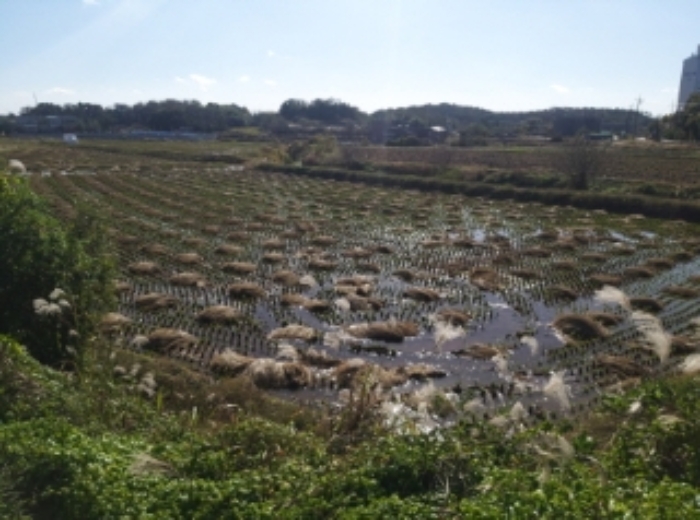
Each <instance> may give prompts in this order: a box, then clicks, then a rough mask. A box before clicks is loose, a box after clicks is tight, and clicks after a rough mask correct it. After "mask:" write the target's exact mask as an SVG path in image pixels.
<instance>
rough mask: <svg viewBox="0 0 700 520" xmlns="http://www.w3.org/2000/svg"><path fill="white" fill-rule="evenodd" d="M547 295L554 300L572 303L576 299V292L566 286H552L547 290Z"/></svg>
mask: <svg viewBox="0 0 700 520" xmlns="http://www.w3.org/2000/svg"><path fill="white" fill-rule="evenodd" d="M547 292H548V293H549V295H550V296H551V297H552V298H554V299H556V300H565V301H574V300H576V299H578V297H579V294H578V292H576V291H574V290H573V289H572V288H571V287H567V286H566V285H553V286H552V287H549V288H547Z"/></svg>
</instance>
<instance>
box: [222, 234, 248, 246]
mask: <svg viewBox="0 0 700 520" xmlns="http://www.w3.org/2000/svg"><path fill="white" fill-rule="evenodd" d="M226 239H227V240H230V241H231V242H236V243H238V244H241V243H244V242H248V240H250V236H248V233H246V232H245V231H232V232H231V233H229V234H228V235H226Z"/></svg>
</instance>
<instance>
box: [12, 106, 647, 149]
mask: <svg viewBox="0 0 700 520" xmlns="http://www.w3.org/2000/svg"><path fill="white" fill-rule="evenodd" d="M653 122H654V119H652V118H651V117H650V116H649V115H648V114H645V113H641V112H637V111H634V110H629V109H600V108H551V109H548V110H538V111H531V112H493V111H490V110H485V109H482V108H476V107H470V106H460V105H454V104H447V103H442V104H437V105H431V104H428V105H420V106H411V107H404V108H392V109H384V110H378V111H376V112H374V113H371V114H368V113H365V112H362V111H361V110H359V109H358V108H357V107H354V106H352V105H349V104H348V103H345V102H343V101H339V100H335V99H316V100H313V101H310V102H308V101H304V100H300V99H289V100H287V101H285V102H284V103H282V105H281V106H280V108H279V110H278V111H276V112H260V113H251V112H250V111H249V110H248V109H247V108H245V107H242V106H239V105H235V104H226V105H223V104H217V103H207V104H203V103H200V102H199V101H178V100H172V99H168V100H165V101H149V102H147V103H137V104H135V105H126V104H116V105H114V106H110V107H102V106H100V105H96V104H91V103H77V104H65V105H57V104H52V103H39V104H37V105H36V106H33V107H26V108H23V109H22V110H21V111H20V113H19V114H17V115H14V114H10V115H7V116H4V117H3V116H0V132H2V133H4V134H15V133H18V134H21V133H30V134H32V133H59V132H77V133H91V134H95V133H119V132H121V133H126V132H129V131H136V130H141V131H144V130H145V131H160V132H196V133H220V132H225V131H227V130H231V129H240V128H243V127H251V128H258V129H260V130H263V131H265V132H267V133H269V134H273V135H290V134H291V135H294V134H295V132H302V131H304V130H306V131H313V132H324V131H326V132H328V131H331V132H342V131H345V134H344V135H352V136H360V135H362V136H365V137H366V138H369V139H370V140H372V141H375V142H376V141H390V140H391V139H405V138H410V139H413V140H417V141H415V142H420V140H421V139H427V138H428V137H429V136H430V134H431V132H441V133H443V134H445V135H460V136H462V141H464V140H465V139H467V140H468V139H470V138H476V139H478V138H483V137H489V136H491V137H509V136H522V135H539V136H547V137H555V136H570V135H574V134H575V133H577V132H578V131H581V130H585V131H586V132H600V131H609V132H612V133H615V134H622V135H624V134H628V135H646V134H647V133H648V129H649V128H650V125H651V124H652V123H653Z"/></svg>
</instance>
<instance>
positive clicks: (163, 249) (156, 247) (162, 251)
mask: <svg viewBox="0 0 700 520" xmlns="http://www.w3.org/2000/svg"><path fill="white" fill-rule="evenodd" d="M141 251H142V252H144V253H146V254H149V255H154V256H167V255H169V254H170V249H168V247H167V246H164V245H163V244H147V245H145V246H143V247H142V248H141Z"/></svg>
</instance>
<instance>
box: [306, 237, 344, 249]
mask: <svg viewBox="0 0 700 520" xmlns="http://www.w3.org/2000/svg"><path fill="white" fill-rule="evenodd" d="M310 242H311V244H313V245H315V246H320V247H328V246H332V245H334V244H335V243H336V242H337V240H336V239H335V238H333V237H331V236H328V235H320V236H317V237H313V238H312V239H311V240H310Z"/></svg>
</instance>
